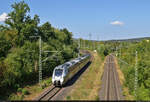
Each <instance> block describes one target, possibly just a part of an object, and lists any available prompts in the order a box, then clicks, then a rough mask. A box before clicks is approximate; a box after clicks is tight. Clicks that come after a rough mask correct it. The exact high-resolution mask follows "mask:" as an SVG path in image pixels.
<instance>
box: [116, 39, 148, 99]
mask: <svg viewBox="0 0 150 102" xmlns="http://www.w3.org/2000/svg"><path fill="white" fill-rule="evenodd" d="M120 45H122V47H121V50H119V52H120V51H121V55H120V54H119V56H118V58H120V59H122V60H123V61H125V62H127V63H128V65H126V64H124V63H122V62H120V66H121V69H122V71H123V73H124V76H125V79H126V81H125V85H126V86H127V87H128V88H129V91H130V94H132V95H134V94H135V93H136V94H137V97H135V98H136V99H137V100H150V91H149V90H150V74H149V72H150V57H149V54H150V42H147V40H142V41H140V42H132V43H131V42H126V43H125V42H124V43H123V42H122V43H120ZM136 51H137V58H138V59H137V69H138V70H137V71H138V76H137V78H138V86H137V91H135V90H134V87H135V86H134V83H135V61H136V54H135V52H136Z"/></svg>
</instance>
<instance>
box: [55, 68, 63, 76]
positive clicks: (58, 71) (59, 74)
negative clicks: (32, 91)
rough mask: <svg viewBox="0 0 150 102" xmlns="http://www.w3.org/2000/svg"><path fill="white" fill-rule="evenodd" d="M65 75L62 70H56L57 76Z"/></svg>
mask: <svg viewBox="0 0 150 102" xmlns="http://www.w3.org/2000/svg"><path fill="white" fill-rule="evenodd" d="M62 73H63V70H62V69H56V70H55V76H61V75H62Z"/></svg>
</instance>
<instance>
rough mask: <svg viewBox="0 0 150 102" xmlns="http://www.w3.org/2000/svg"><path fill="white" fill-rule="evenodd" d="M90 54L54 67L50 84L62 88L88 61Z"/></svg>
mask: <svg viewBox="0 0 150 102" xmlns="http://www.w3.org/2000/svg"><path fill="white" fill-rule="evenodd" d="M90 57H91V55H90V54H85V55H83V56H81V57H78V58H76V59H73V60H71V61H68V62H66V63H64V64H62V65H59V66H56V67H55V68H54V70H53V74H52V84H53V85H54V86H64V85H65V84H66V82H68V81H69V80H70V79H71V78H72V77H73V76H74V75H75V74H76V73H77V72H79V71H80V70H81V69H82V68H83V67H84V66H85V65H86V64H87V63H88V62H89V61H90Z"/></svg>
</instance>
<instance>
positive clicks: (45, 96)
mask: <svg viewBox="0 0 150 102" xmlns="http://www.w3.org/2000/svg"><path fill="white" fill-rule="evenodd" d="M84 53H85V52H84ZM86 53H89V52H88V51H86ZM93 58H94V57H93V55H92V54H91V58H90V61H89V62H91V61H92V60H93ZM85 66H86V65H85ZM79 72H80V71H79ZM62 89H65V88H61V87H55V86H54V85H51V86H49V87H48V88H47V89H45V91H43V93H41V94H40V95H38V96H37V97H35V98H34V99H33V100H35V101H49V100H53V98H54V97H55V96H57V95H59V92H60V91H61V90H62ZM60 93H61V92H60Z"/></svg>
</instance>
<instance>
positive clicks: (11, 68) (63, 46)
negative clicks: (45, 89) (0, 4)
mask: <svg viewBox="0 0 150 102" xmlns="http://www.w3.org/2000/svg"><path fill="white" fill-rule="evenodd" d="M11 7H12V12H10V13H9V14H8V19H7V20H6V21H5V23H4V24H3V25H0V99H8V97H9V95H10V93H11V92H16V91H17V89H18V88H21V87H24V86H26V85H30V84H33V83H37V82H38V63H39V62H38V60H39V59H38V58H39V39H38V37H37V38H31V37H30V36H41V39H42V60H44V59H45V58H47V57H49V56H53V55H55V53H53V52H50V53H44V52H43V51H45V50H46V51H61V52H60V53H57V54H56V55H55V56H54V57H52V58H49V59H47V60H46V61H45V62H43V63H42V67H43V70H42V71H43V77H44V78H45V77H48V76H51V74H52V71H53V69H54V67H55V66H57V65H59V64H62V63H64V62H65V61H68V60H69V59H71V58H73V57H76V56H77V53H78V49H77V44H76V43H74V42H73V38H72V33H71V32H69V31H68V30H67V29H66V28H64V29H56V28H54V27H52V26H51V24H50V23H49V22H46V23H44V24H42V25H39V23H40V19H39V17H38V15H34V17H33V18H32V17H31V16H30V15H29V12H30V8H29V6H28V5H27V4H26V3H25V2H24V1H21V2H18V3H14V4H12V5H11ZM47 83H48V82H47ZM8 90H9V91H8ZM10 90H11V91H10ZM18 91H21V89H18ZM6 92H7V93H6ZM22 92H23V93H24V94H28V92H27V91H25V90H22ZM4 93H6V94H7V95H5V94H4ZM3 95H5V96H6V97H3ZM21 98H22V97H21Z"/></svg>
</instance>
